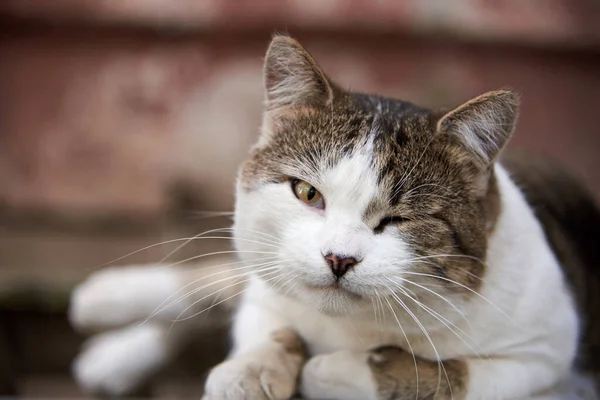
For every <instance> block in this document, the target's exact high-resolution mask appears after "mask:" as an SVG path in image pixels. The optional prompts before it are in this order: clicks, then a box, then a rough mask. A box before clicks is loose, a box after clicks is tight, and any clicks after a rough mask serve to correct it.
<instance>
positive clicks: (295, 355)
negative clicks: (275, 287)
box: [205, 303, 306, 400]
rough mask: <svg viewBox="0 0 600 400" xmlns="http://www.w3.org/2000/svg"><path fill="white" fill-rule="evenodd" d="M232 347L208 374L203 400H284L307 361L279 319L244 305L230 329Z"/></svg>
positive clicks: (289, 393)
mask: <svg viewBox="0 0 600 400" xmlns="http://www.w3.org/2000/svg"><path fill="white" fill-rule="evenodd" d="M233 336H234V341H235V347H234V350H233V352H232V353H231V355H230V357H229V359H228V360H226V361H225V362H223V363H221V364H219V365H217V366H216V367H215V368H214V369H213V370H212V371H211V372H210V374H209V376H208V379H207V382H206V386H205V400H238V399H240V400H242V399H253V400H261V399H269V400H286V399H289V398H290V397H291V396H292V395H293V394H294V393H295V391H296V384H297V379H298V375H299V374H300V370H301V368H302V365H303V364H304V362H305V360H306V354H305V350H304V346H303V344H302V342H301V341H300V339H299V338H298V336H297V335H296V334H295V333H294V332H293V331H291V330H289V329H286V323H285V321H283V320H282V319H280V318H278V316H276V315H274V314H272V313H271V312H269V311H268V310H265V309H263V308H261V307H260V306H258V305H255V304H247V303H243V304H242V306H241V307H240V310H239V311H238V314H237V317H236V321H235V324H234V329H233Z"/></svg>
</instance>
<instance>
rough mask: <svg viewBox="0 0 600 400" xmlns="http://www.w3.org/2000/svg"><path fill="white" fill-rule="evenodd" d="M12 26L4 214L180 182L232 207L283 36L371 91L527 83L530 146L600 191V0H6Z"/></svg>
mask: <svg viewBox="0 0 600 400" xmlns="http://www.w3.org/2000/svg"><path fill="white" fill-rule="evenodd" d="M450 4H452V6H450ZM0 18H1V21H2V22H3V28H2V30H1V36H0V60H1V62H0V105H1V107H0V204H1V205H4V207H3V208H4V210H9V211H29V210H38V211H39V210H42V211H50V212H55V213H62V215H68V216H70V217H73V216H74V215H79V216H84V217H85V216H88V215H98V214H99V215H116V214H118V215H123V214H127V215H141V216H145V215H156V214H160V213H162V212H163V211H164V210H165V209H167V208H168V207H169V206H170V205H171V204H172V203H173V202H174V201H175V200H174V197H173V193H174V191H173V189H174V188H175V187H177V188H180V189H181V188H182V187H183V188H184V189H185V191H186V192H187V194H188V195H190V196H192V197H194V198H197V199H198V201H199V204H201V205H202V207H203V208H204V209H209V210H215V209H221V210H223V209H224V210H227V209H231V207H232V188H233V181H234V177H235V171H236V168H237V165H238V163H239V162H240V160H242V159H243V157H244V155H245V154H246V152H247V149H248V147H249V146H250V144H251V143H252V141H253V140H254V138H255V137H256V132H257V126H258V124H259V121H260V101H261V99H262V92H261V90H262V89H261V79H262V78H261V72H260V68H261V57H262V55H263V52H264V50H265V47H266V45H267V43H268V37H269V34H270V32H271V31H273V30H276V29H280V30H281V29H285V30H287V31H289V32H290V33H292V34H293V35H295V36H297V37H299V38H300V39H302V40H303V43H304V44H305V45H306V46H307V47H308V48H309V49H310V50H312V51H313V52H314V53H315V55H316V57H317V58H318V59H319V60H320V62H321V63H322V64H323V66H324V68H325V69H326V70H327V71H328V72H329V74H330V75H331V76H333V77H334V79H336V80H337V81H339V82H340V83H341V84H342V85H346V86H351V87H353V88H356V89H362V90H367V91H380V92H383V93H384V94H388V95H393V96H397V97H401V98H405V99H410V100H413V101H415V102H418V103H422V104H425V105H442V104H444V105H450V104H454V103H457V102H460V101H463V100H465V99H467V98H468V97H470V96H474V95H476V94H479V93H481V92H482V91H485V90H489V89H494V88H498V87H502V86H511V87H514V88H516V89H517V90H519V91H520V92H521V93H522V95H523V109H522V117H521V120H520V124H519V128H518V133H517V137H516V139H515V140H514V142H513V146H518V147H523V148H527V149H531V150H535V151H538V152H542V153H546V154H549V155H552V156H554V157H555V158H558V159H559V160H561V161H563V162H565V163H566V164H568V165H569V166H570V167H571V168H572V169H573V170H574V171H575V172H576V173H578V174H579V175H580V176H581V177H582V178H583V179H585V180H586V181H587V183H588V184H589V185H590V186H591V187H592V189H593V190H594V192H595V193H596V194H597V195H599V196H600V168H599V167H600V161H599V159H598V157H597V151H598V149H600V135H598V134H597V128H596V126H597V123H596V117H597V115H596V114H597V111H596V108H597V104H600V74H598V71H599V70H600V57H598V56H599V51H600V6H598V5H597V2H594V1H583V0H579V1H574V0H563V1H559V0H551V1H542V0H535V1H529V2H523V1H518V0H510V1H509V0H504V1H490V0H488V1H484V0H460V1H453V2H436V1H416V0H415V1H405V2H370V1H367V0H362V1H359V0H355V1H351V0H335V1H333V0H332V1H325V2H321V1H316V0H311V1H300V0H295V1H286V2H281V1H277V0H267V1H261V2H239V1H237V0H235V1H234V0H220V1H217V0H214V1H212V0H205V1H192V0H182V1H178V2H172V1H167V0H152V1H146V0H137V1H135V0H130V1H120V0H88V1H84V0H53V1H45V0H4V1H3V2H2V3H0Z"/></svg>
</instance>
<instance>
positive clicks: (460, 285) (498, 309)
mask: <svg viewBox="0 0 600 400" xmlns="http://www.w3.org/2000/svg"><path fill="white" fill-rule="evenodd" d="M403 273H404V274H410V275H416V276H424V277H429V278H435V279H441V280H443V281H446V282H449V283H452V284H454V285H457V286H459V287H461V288H463V289H465V290H468V291H469V292H471V293H473V294H474V295H476V296H477V297H479V298H480V299H482V300H484V301H485V302H486V303H488V304H489V305H490V306H492V307H494V309H496V311H498V312H499V313H501V314H502V315H503V316H504V317H505V318H507V319H508V320H509V321H510V322H512V323H513V324H514V325H515V326H516V327H518V328H519V329H524V328H523V327H522V326H521V325H519V324H518V323H517V322H516V321H515V320H513V319H512V318H511V317H510V316H509V315H508V314H506V313H505V312H504V311H503V310H502V309H501V308H500V307H498V306H497V305H496V304H494V303H493V302H492V301H490V300H489V299H488V298H487V297H485V296H483V295H482V294H481V293H478V292H477V291H475V290H473V289H471V288H470V287H468V286H466V285H463V284H462V283H460V282H456V281H455V280H452V279H449V278H446V277H443V276H438V275H432V274H424V273H420V272H412V271H404V272H403Z"/></svg>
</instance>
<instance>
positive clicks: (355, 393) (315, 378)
mask: <svg viewBox="0 0 600 400" xmlns="http://www.w3.org/2000/svg"><path fill="white" fill-rule="evenodd" d="M415 360H416V365H417V368H416V369H415ZM443 367H444V369H445V372H444V369H442V367H441V366H440V365H438V364H437V363H435V362H430V361H426V360H421V359H419V358H415V359H413V357H412V355H410V354H409V353H407V352H405V351H403V350H401V349H399V348H397V347H382V348H379V349H376V350H373V351H369V352H364V351H339V352H336V353H332V354H324V355H319V356H315V357H313V358H311V359H310V360H309V361H308V362H307V363H306V365H305V366H304V369H303V371H302V377H301V393H302V395H303V397H304V398H306V399H319V400H328V399H337V400H379V399H390V400H391V399H394V400H404V399H407V400H408V399H410V400H415V399H432V398H435V399H440V400H442V399H444V400H445V399H453V400H460V399H464V398H465V397H464V395H465V393H466V379H467V369H466V365H465V363H463V362H460V361H446V362H444V363H443ZM417 371H418V372H417ZM446 374H447V376H448V378H446ZM417 378H418V384H417ZM449 383H450V384H449ZM434 395H435V396H434Z"/></svg>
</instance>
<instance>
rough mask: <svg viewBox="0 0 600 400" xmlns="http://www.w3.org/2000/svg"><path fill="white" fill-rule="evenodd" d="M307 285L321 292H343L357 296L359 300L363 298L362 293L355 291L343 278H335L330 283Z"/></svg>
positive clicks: (310, 288)
mask: <svg viewBox="0 0 600 400" xmlns="http://www.w3.org/2000/svg"><path fill="white" fill-rule="evenodd" d="M306 287H307V288H308V289H309V290H312V291H316V292H320V293H328V294H334V293H339V294H343V295H346V296H349V297H352V298H355V299H357V300H358V299H361V298H362V296H361V295H359V294H358V293H356V292H354V291H353V290H352V289H351V288H350V287H349V285H348V284H347V283H346V282H345V281H344V280H342V279H338V280H334V281H331V282H329V283H324V284H319V285H315V284H306Z"/></svg>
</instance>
